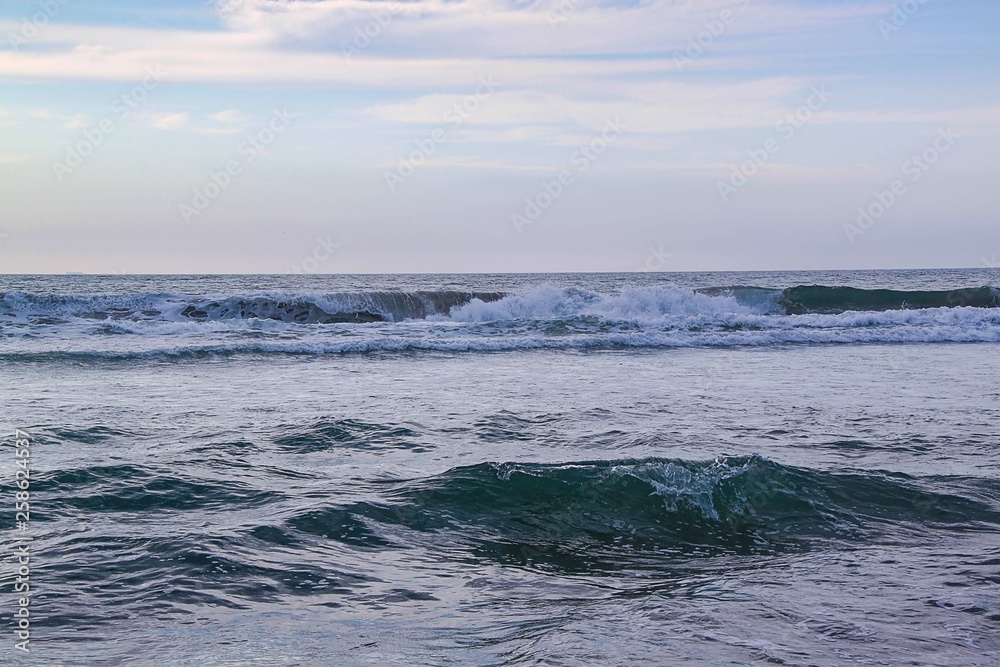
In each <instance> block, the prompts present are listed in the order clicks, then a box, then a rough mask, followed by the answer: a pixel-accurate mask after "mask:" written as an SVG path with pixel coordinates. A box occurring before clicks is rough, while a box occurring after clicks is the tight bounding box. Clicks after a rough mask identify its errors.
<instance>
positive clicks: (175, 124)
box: [149, 113, 188, 130]
mask: <svg viewBox="0 0 1000 667" xmlns="http://www.w3.org/2000/svg"><path fill="white" fill-rule="evenodd" d="M187 122H188V114H186V113H161V114H153V115H151V116H149V124H150V126H151V127H154V128H156V129H158V130H180V129H183V128H184V127H185V126H186V125H187Z"/></svg>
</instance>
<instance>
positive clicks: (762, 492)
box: [285, 455, 1000, 568]
mask: <svg viewBox="0 0 1000 667" xmlns="http://www.w3.org/2000/svg"><path fill="white" fill-rule="evenodd" d="M963 481H964V480H963ZM925 482H926V480H917V479H913V478H910V477H907V476H906V475H902V474H898V473H897V474H879V473H873V474H859V473H855V474H851V473H832V472H824V471H819V470H812V469H805V468H797V467H792V466H785V465H781V464H778V463H775V462H773V461H770V460H768V459H766V458H763V457H761V456H758V455H751V456H743V457H724V458H718V459H715V460H713V461H686V460H678V459H661V458H648V459H633V460H618V461H587V462H574V463H565V464H542V463H483V464H478V465H472V466H467V467H461V468H454V469H452V470H449V471H447V472H445V473H443V474H441V475H437V476H434V477H430V478H424V479H417V480H411V481H407V482H403V483H399V484H398V485H397V486H396V487H395V488H394V489H392V490H391V491H389V492H388V493H387V494H386V502H384V503H380V504H376V503H370V502H358V503H354V504H351V505H347V506H334V507H328V508H320V509H312V510H309V511H308V512H305V513H303V514H301V515H299V516H297V517H295V518H293V519H291V520H290V521H289V522H288V525H287V526H286V527H285V528H287V529H291V530H295V531H300V532H305V533H310V534H313V535H319V536H322V537H325V538H327V539H332V540H337V541H341V542H346V543H349V544H351V545H353V546H369V547H373V548H374V547H384V546H385V545H386V544H387V543H391V542H392V541H393V539H394V536H395V539H405V537H404V536H403V534H402V533H400V530H399V529H400V528H402V529H405V530H407V531H413V533H414V534H416V535H417V536H420V535H424V536H427V535H430V536H431V537H434V536H437V537H438V538H441V540H442V541H444V542H445V543H447V544H448V545H450V546H452V547H455V548H461V549H471V550H472V551H474V552H476V553H478V554H488V555H491V556H497V557H501V558H521V559H524V558H534V559H542V560H546V559H548V560H550V561H562V562H563V564H565V563H566V561H567V559H573V558H578V559H581V560H582V561H585V562H586V565H587V567H588V568H589V567H590V566H592V565H593V563H594V562H595V561H597V560H601V559H602V556H603V557H604V558H606V559H607V561H608V562H609V564H613V563H615V562H617V561H616V556H617V557H628V558H630V559H633V560H635V559H636V558H638V559H640V560H641V558H642V554H657V553H659V554H661V555H662V554H670V555H675V554H678V553H681V554H683V553H690V554H700V555H704V554H710V553H718V552H733V551H735V552H752V551H773V550H776V549H781V548H785V547H790V546H792V545H794V544H804V543H808V542H811V541H815V540H817V539H818V540H828V539H832V540H837V539H846V540H855V539H866V540H869V539H877V538H879V537H880V536H883V535H885V534H886V533H887V532H894V531H898V530H916V531H921V530H924V529H925V528H926V527H927V526H930V525H938V526H942V525H946V526H948V527H949V528H950V529H952V530H957V531H976V530H994V529H995V528H996V526H997V525H1000V512H998V511H997V510H996V508H994V507H992V506H990V505H987V504H984V503H983V502H981V501H979V500H975V499H971V498H967V497H964V496H962V495H956V494H954V493H951V492H948V491H938V490H931V489H929V488H927V484H926V483H925ZM994 491H995V490H994ZM991 493H992V492H991ZM415 539H417V540H419V541H424V538H420V537H417V538H415ZM369 540H370V543H368V542H369Z"/></svg>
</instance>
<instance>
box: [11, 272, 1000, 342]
mask: <svg viewBox="0 0 1000 667" xmlns="http://www.w3.org/2000/svg"><path fill="white" fill-rule="evenodd" d="M940 304H947V305H940ZM997 342H1000V307H997V291H996V290H995V289H994V288H992V287H983V288H975V289H969V290H955V291H951V292H895V291H889V290H858V289H854V288H828V287H816V286H811V287H795V288H789V289H785V290H777V289H767V288H760V287H752V286H749V287H739V286H737V287H720V288H711V289H701V290H691V289H685V288H680V287H676V286H673V285H659V286H652V287H624V288H622V289H621V290H620V291H618V292H617V293H614V294H603V293H600V292H596V291H593V290H588V289H584V288H581V287H570V288H557V287H553V286H541V287H537V288H534V289H531V290H527V291H522V292H519V293H513V294H504V293H502V292H471V291H470V292H461V291H416V292H344V293H334V294H283V295H282V294H256V295H243V296H229V297H224V298H223V297H210V296H184V295H170V294H153V293H144V294H134V295H108V294H103V295H83V296H54V295H39V294H27V293H23V292H8V293H6V294H2V295H0V359H6V360H26V361H32V360H41V361H45V360H63V359H72V360H84V361H85V360H89V359H142V358H177V357H195V358H197V357H202V356H208V355H239V354H295V355H323V354H369V353H380V352H418V351H438V352H490V351H497V352H499V351H515V350H543V349H545V350H610V349H628V348H650V349H654V348H676V347H734V346H769V345H799V344H861V343H997Z"/></svg>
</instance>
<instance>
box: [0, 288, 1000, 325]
mask: <svg viewBox="0 0 1000 667" xmlns="http://www.w3.org/2000/svg"><path fill="white" fill-rule="evenodd" d="M956 307H973V308H998V307H1000V290H997V289H996V288H994V287H977V288H969V289H958V290H950V291H896V290H886V289H878V290H871V289H858V288H854V287H826V286H820V285H810V286H805V285H800V286H798V287H791V288H788V289H783V290H778V289H769V288H763V287H752V286H749V287H748V286H732V287H710V288H702V289H698V290H691V289H686V288H681V287H676V286H672V285H661V286H656V287H625V288H623V289H622V290H621V292H620V293H618V294H610V295H608V294H601V293H599V292H595V291H592V290H588V289H584V288H580V287H570V288H556V287H547V286H542V287H538V288H535V289H533V290H529V291H526V292H524V293H519V294H505V293H503V292H475V291H469V292H465V291H455V290H442V291H414V292H403V291H400V292H391V291H373V292H344V293H334V294H254V295H234V296H184V295H170V294H156V293H142V294H132V295H128V294H126V295H121V294H96V295H84V296H59V295H47V294H30V293H25V292H8V293H6V294H0V322H3V321H6V322H17V321H22V322H26V323H29V324H38V325H58V324H65V323H67V322H69V321H70V320H72V319H77V320H88V321H91V322H93V321H111V322H118V321H125V322H128V321H166V322H219V321H231V320H275V321H280V322H286V323H292V324H342V323H372V322H400V321H403V320H414V319H428V318H430V319H451V320H453V321H456V322H482V321H503V320H516V319H564V318H572V317H598V318H602V319H607V320H615V321H642V320H648V319H651V318H660V317H663V316H668V315H669V316H682V315H711V314H769V315H803V314H839V313H845V312H852V311H853V312H881V311H890V310H922V309H933V308H956Z"/></svg>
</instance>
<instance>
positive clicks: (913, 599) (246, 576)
mask: <svg viewBox="0 0 1000 667" xmlns="http://www.w3.org/2000/svg"><path fill="white" fill-rule="evenodd" d="M997 273H998V272H997V271H992V272H988V271H981V272H974V271H968V272H963V271H953V272H867V273H835V274H831V273H813V274H783V273H778V274H694V275H692V274H678V275H662V274H636V275H630V276H603V275H592V276H587V275H573V276H406V277H371V276H369V277H330V278H328V277H295V278H270V277H260V276H254V277H183V278H167V277H144V278H135V277H87V276H72V277H5V278H3V279H2V285H0V291H2V292H3V293H4V295H3V297H2V298H0V317H3V318H5V319H0V370H2V378H3V381H2V386H0V405H2V406H3V413H2V416H0V427H2V428H3V430H4V432H8V433H11V434H12V433H13V430H14V428H21V429H25V430H27V431H28V432H29V433H30V434H31V441H32V445H31V447H32V454H31V457H32V458H31V461H32V466H33V468H34V472H33V477H32V480H31V494H32V495H31V505H32V513H31V529H30V530H31V533H32V535H33V537H34V541H33V543H32V582H33V586H34V596H33V598H32V602H31V612H32V620H33V625H32V645H31V648H32V650H31V654H30V656H28V657H25V656H22V655H18V654H16V653H15V652H14V651H13V650H12V649H11V647H12V645H13V641H14V640H13V633H12V632H11V635H10V638H9V640H8V641H9V645H8V647H7V648H5V649H4V651H5V655H6V656H10V661H11V662H12V663H14V664H32V665H50V664H51V665H60V664H66V665H118V664H136V665H144V664H169V665H189V664H190V665H195V664H198V665H205V664H207V665H246V664H261V665H273V664H277V665H281V664H284V665H391V664H402V665H540V664H549V665H593V664H610V665H635V664H655V665H745V664H755V663H758V662H759V663H761V664H764V663H771V664H789V665H845V664H887V665H895V664H917V665H995V664H998V663H1000V641H998V639H997V638H998V637H1000V632H998V630H1000V539H998V532H1000V474H998V472H997V471H998V470H1000V467H998V464H1000V460H998V457H1000V455H998V445H1000V426H998V417H1000V407H998V405H1000V402H998V399H1000V383H998V381H997V378H998V377H1000V375H998V371H1000V355H998V354H997V353H998V351H1000V346H998V344H997V341H1000V320H998V319H996V313H997V312H998V309H995V308H990V307H987V306H988V304H982V305H978V306H969V305H964V304H962V303H959V302H957V301H956V302H954V303H952V302H947V301H946V303H947V304H948V305H944V306H938V305H935V303H930V304H924V306H925V307H919V308H918V307H917V305H918V304H916V303H915V302H913V301H912V299H913V297H912V295H913V294H916V293H922V294H927V293H931V292H934V293H938V294H943V295H944V296H943V297H938V296H935V297H933V298H934V299H937V298H945V299H951V298H952V296H954V295H956V294H969V293H970V292H969V290H976V289H978V288H982V287H984V286H987V287H988V286H990V285H997V284H1000V276H998V275H997ZM800 285H804V286H811V285H827V286H835V287H853V288H857V289H862V290H878V289H891V290H893V291H894V292H896V293H899V292H903V293H906V296H905V297H903V298H901V299H899V300H898V302H897V300H896V299H897V295H894V294H890V295H886V294H885V293H875V294H868V293H866V295H862V296H865V299H864V300H866V301H867V303H869V305H870V306H869V309H867V310H850V309H845V308H843V307H840V306H838V305H837V304H833V305H831V303H830V299H829V298H827V296H826V295H824V297H823V299H822V303H817V304H814V305H815V306H816V307H815V308H806V309H805V310H807V311H809V312H802V313H799V312H793V313H791V314H790V313H789V309H788V308H787V307H786V305H785V304H783V302H782V301H781V299H782V297H783V295H787V294H790V293H791V294H794V293H795V292H788V290H791V289H792V288H795V287H797V286H800ZM735 287H739V288H741V289H739V290H737V289H733V288H735ZM721 288H726V289H721ZM747 288H754V289H747ZM445 292H449V293H450V294H448V295H444V293H445ZM974 293H979V292H974ZM476 295H478V297H477V296H476ZM948 295H952V296H948ZM842 296H844V302H845V303H846V304H847V306H848V307H849V308H859V305H858V302H857V299H858V295H857V294H856V293H852V292H849V291H845V292H842ZM869 297H870V298H869ZM887 299H888V301H887ZM906 299H910V301H906ZM241 301H242V302H243V304H244V314H243V316H236V315H235V314H234V313H235V312H236V311H235V310H234V308H239V304H240V302H241ZM213 303H217V304H219V305H218V307H216V306H212V305H211V304H213ZM799 303H800V304H801V300H800V302H799ZM872 303H874V305H871V304H872ZM248 304H249V305H250V306H252V307H254V308H256V309H258V310H260V311H261V312H254V313H248V312H247V310H246V307H247V305H248ZM279 304H284V305H279ZM192 305H193V306H195V309H196V310H201V311H202V312H204V313H205V315H204V316H192V315H191V313H192V312H193V311H189V315H181V314H180V313H181V312H183V310H184V309H185V308H188V307H189V306H192ZM841 305H843V304H841ZM262 307H267V308H272V310H271V311H267V312H268V313H269V314H270V315H271V316H268V315H266V314H265V311H264V310H262ZM315 308H318V309H319V310H322V312H323V313H325V314H326V315H322V314H319V313H318V312H317V311H316V310H314V309H315ZM420 308H422V309H423V312H422V313H418V312H417V310H418V309H420ZM406 309H410V310H409V311H408V314H409V315H410V317H409V318H407V317H403V315H405V314H407V313H404V312H403V311H405V310H406ZM289 310H290V311H291V312H292V313H294V314H297V313H301V312H307V313H310V314H311V316H312V317H311V319H312V320H315V321H302V322H300V321H296V320H295V315H294V314H293V315H292V316H291V317H288V318H287V320H286V319H285V318H284V316H285V315H288V314H289ZM154 311H157V312H156V314H153V313H154ZM223 311H226V312H223ZM5 313H11V314H10V315H6V314H5ZM346 313H369V314H372V315H377V316H378V317H379V319H378V320H372V321H366V322H357V321H355V322H349V321H333V322H326V323H324V322H322V321H321V320H322V319H324V318H326V317H328V316H330V315H331V314H334V315H343V314H346ZM250 315H253V316H250ZM306 319H307V320H309V319H310V317H307V318H306ZM341 319H343V318H341ZM8 440H9V441H10V447H8V448H6V450H7V451H8V452H10V456H8V457H7V458H8V463H7V464H5V470H7V471H8V472H7V473H6V474H5V476H4V479H3V484H2V485H0V493H3V494H6V495H7V496H8V497H10V498H11V503H10V505H11V510H10V511H9V512H8V513H7V515H6V516H7V517H8V518H5V519H4V521H5V522H6V525H5V526H4V528H5V529H6V530H5V535H6V536H11V535H13V534H14V530H13V528H14V512H13V494H14V492H15V488H14V484H13V481H14V476H13V469H14V466H13V437H12V436H11V437H9V438H8ZM6 539H7V537H5V540H6ZM8 551H9V549H8ZM12 580H13V575H12V570H10V569H6V570H5V571H4V575H3V580H2V582H0V583H2V585H3V588H4V590H6V591H10V590H11V588H12ZM12 597H13V596H11V595H8V596H6V597H5V599H7V600H12ZM6 604H7V607H8V609H10V610H13V609H14V604H15V603H14V602H13V601H10V602H8V603H6ZM5 660H7V658H6V657H5Z"/></svg>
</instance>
